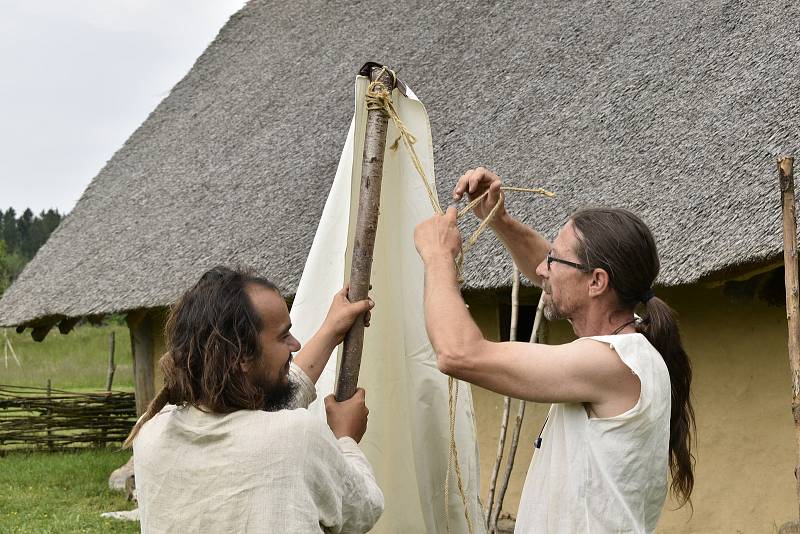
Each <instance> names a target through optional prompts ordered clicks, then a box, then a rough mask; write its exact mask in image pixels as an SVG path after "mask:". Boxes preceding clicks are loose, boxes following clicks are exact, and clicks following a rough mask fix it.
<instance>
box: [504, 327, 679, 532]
mask: <svg viewBox="0 0 800 534" xmlns="http://www.w3.org/2000/svg"><path fill="white" fill-rule="evenodd" d="M590 339H594V340H596V341H599V342H600V343H605V344H607V345H609V346H610V347H611V348H612V349H614V350H615V351H616V353H617V354H618V355H619V357H620V359H621V360H622V362H623V363H624V364H625V365H627V366H628V367H629V368H630V370H631V372H632V373H634V374H636V376H637V377H639V382H640V384H641V388H640V393H639V400H638V402H637V403H636V405H635V406H634V407H633V408H631V409H630V410H628V411H626V412H625V413H622V414H620V415H616V416H614V417H605V418H600V417H589V416H588V415H587V413H586V409H585V408H584V406H583V404H580V403H563V404H553V405H552V406H551V408H550V414H549V416H548V419H547V424H546V425H545V428H544V432H542V448H541V449H539V450H537V451H536V452H535V453H534V455H533V461H532V462H531V466H530V469H529V470H528V477H527V479H526V480H525V486H524V487H523V489H522V499H521V500H520V505H519V512H518V515H517V523H516V527H515V530H514V532H515V533H517V534H572V533H574V532H580V533H586V534H649V533H651V532H654V531H655V528H656V524H657V523H658V518H659V515H660V514H661V508H662V507H663V506H664V500H665V499H666V496H667V476H668V472H669V418H670V410H671V404H672V399H671V386H670V378H669V371H668V370H667V365H666V364H665V363H664V359H663V358H662V357H661V354H659V353H658V351H656V349H655V348H654V347H653V346H652V345H651V344H650V342H649V341H648V340H647V338H645V337H644V336H643V335H642V334H620V335H614V336H597V337H592V338H590Z"/></svg>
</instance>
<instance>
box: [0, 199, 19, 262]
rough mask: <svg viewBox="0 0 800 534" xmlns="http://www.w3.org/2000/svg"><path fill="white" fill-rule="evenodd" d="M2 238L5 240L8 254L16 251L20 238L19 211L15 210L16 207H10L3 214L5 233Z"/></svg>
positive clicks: (0, 237)
mask: <svg viewBox="0 0 800 534" xmlns="http://www.w3.org/2000/svg"><path fill="white" fill-rule="evenodd" d="M0 239H2V240H3V241H5V244H6V254H11V253H12V252H14V251H16V249H17V245H18V243H19V238H18V233H17V212H16V211H14V208H8V211H6V212H5V213H4V214H3V235H1V236H0Z"/></svg>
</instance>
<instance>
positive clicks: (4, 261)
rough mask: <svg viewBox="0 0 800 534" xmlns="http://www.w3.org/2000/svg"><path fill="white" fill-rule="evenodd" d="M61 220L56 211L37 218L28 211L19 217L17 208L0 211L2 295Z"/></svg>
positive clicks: (0, 281) (0, 276)
mask: <svg viewBox="0 0 800 534" xmlns="http://www.w3.org/2000/svg"><path fill="white" fill-rule="evenodd" d="M62 218H63V216H62V215H61V214H60V213H59V212H58V210H54V209H49V210H47V211H42V212H41V213H39V215H34V213H33V211H31V209H30V208H28V209H26V210H25V211H23V212H22V214H21V215H19V216H17V212H16V211H15V210H14V208H8V210H6V211H3V210H1V209H0V295H2V293H3V292H4V291H5V289H6V288H7V287H8V286H9V285H11V282H13V281H14V279H15V278H16V277H17V276H18V275H19V273H21V272H22V269H23V267H25V265H26V264H27V263H28V262H29V261H30V260H31V259H32V258H33V256H34V255H35V254H36V251H37V250H39V247H41V246H42V245H44V242H45V241H47V238H48V237H50V234H51V233H53V230H55V229H56V227H57V226H58V225H59V223H60V222H61V219H62Z"/></svg>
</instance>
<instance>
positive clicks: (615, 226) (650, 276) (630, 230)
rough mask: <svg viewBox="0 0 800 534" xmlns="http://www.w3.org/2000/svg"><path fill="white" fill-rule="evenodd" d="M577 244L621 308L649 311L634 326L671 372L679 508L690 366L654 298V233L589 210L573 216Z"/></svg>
mask: <svg viewBox="0 0 800 534" xmlns="http://www.w3.org/2000/svg"><path fill="white" fill-rule="evenodd" d="M570 221H571V222H572V224H573V226H574V227H575V231H576V237H577V241H578V245H577V247H576V250H575V253H576V254H577V255H578V257H579V258H581V259H582V260H583V262H582V263H584V264H585V265H590V266H591V267H592V268H600V269H604V270H605V271H606V272H607V273H608V276H609V280H610V285H611V287H612V289H613V290H614V291H615V292H616V294H617V297H618V300H619V304H620V309H623V310H626V311H627V310H633V309H634V308H635V307H636V305H637V304H638V303H640V302H643V303H644V306H645V308H646V311H645V313H644V314H642V315H643V317H644V319H643V320H642V322H641V323H639V324H637V325H636V330H637V331H638V332H639V333H641V334H643V335H644V336H645V337H646V338H647V339H648V341H650V344H651V345H653V347H655V349H656V350H657V351H658V352H659V353H660V354H661V357H662V358H663V359H664V363H666V365H667V370H668V371H669V380H670V384H671V393H672V395H671V397H672V406H671V408H672V409H671V413H670V421H669V471H670V474H671V475H672V482H671V484H670V489H671V490H672V493H673V495H675V497H676V498H677V500H678V503H679V504H680V506H683V505H684V504H686V503H687V502H688V503H690V504H691V501H690V497H691V494H692V488H693V487H694V473H693V469H694V456H692V451H691V441H692V435H694V433H695V430H696V429H695V421H694V409H693V408H692V402H691V399H690V397H689V391H690V387H691V384H692V365H691V363H689V357H688V356H687V355H686V351H685V350H684V349H683V345H682V344H681V337H680V334H679V332H678V323H677V321H676V320H675V313H674V312H673V311H672V309H671V308H670V307H669V306H668V305H667V304H666V303H665V302H664V301H663V300H661V299H659V298H657V297H655V296H653V291H652V289H651V288H652V286H653V281H654V280H655V279H656V278H657V277H658V272H659V269H660V262H659V259H658V252H657V250H656V243H655V240H654V239H653V233H652V232H651V231H650V229H649V228H648V227H647V225H646V224H645V223H644V221H642V220H641V219H640V218H639V217H637V216H636V215H634V214H633V213H631V212H630V211H628V210H624V209H619V208H588V209H583V210H579V211H577V212H575V213H573V214H572V216H571V217H570Z"/></svg>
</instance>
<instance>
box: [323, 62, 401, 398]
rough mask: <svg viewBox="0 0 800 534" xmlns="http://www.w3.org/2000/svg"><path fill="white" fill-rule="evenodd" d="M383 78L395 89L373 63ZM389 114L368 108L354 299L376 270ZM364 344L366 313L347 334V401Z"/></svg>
mask: <svg viewBox="0 0 800 534" xmlns="http://www.w3.org/2000/svg"><path fill="white" fill-rule="evenodd" d="M379 75H380V78H379V81H380V82H381V83H383V84H384V85H385V86H386V87H387V88H388V89H389V91H391V90H392V89H394V76H393V75H392V73H390V72H389V71H388V69H380V68H375V67H373V68H372V69H371V71H370V80H371V81H375V80H376V79H377V78H378V76H379ZM388 123H389V117H387V116H386V114H385V113H384V112H383V110H380V109H371V110H369V111H367V129H366V134H365V139H364V155H363V158H362V162H361V192H360V194H359V196H358V218H357V219H356V232H355V241H354V244H353V261H352V268H351V271H350V290H349V291H348V293H347V298H348V299H349V300H350V301H351V302H355V301H358V300H363V299H365V298H367V297H368V293H369V280H370V273H371V271H372V252H373V250H374V248H375V235H376V233H377V231H378V212H379V208H380V200H381V180H382V178H383V153H384V151H385V149H386V131H387V129H388ZM363 348H364V316H363V315H362V316H361V317H359V318H358V319H356V322H355V323H354V324H353V326H352V328H350V331H348V332H347V334H346V335H345V338H344V346H343V348H342V359H341V362H340V366H339V378H338V380H337V382H336V392H335V395H336V400H337V401H343V400H347V399H349V398H350V397H352V396H353V394H354V393H355V392H356V387H357V386H358V371H359V369H360V367H361V352H362V349H363Z"/></svg>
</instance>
